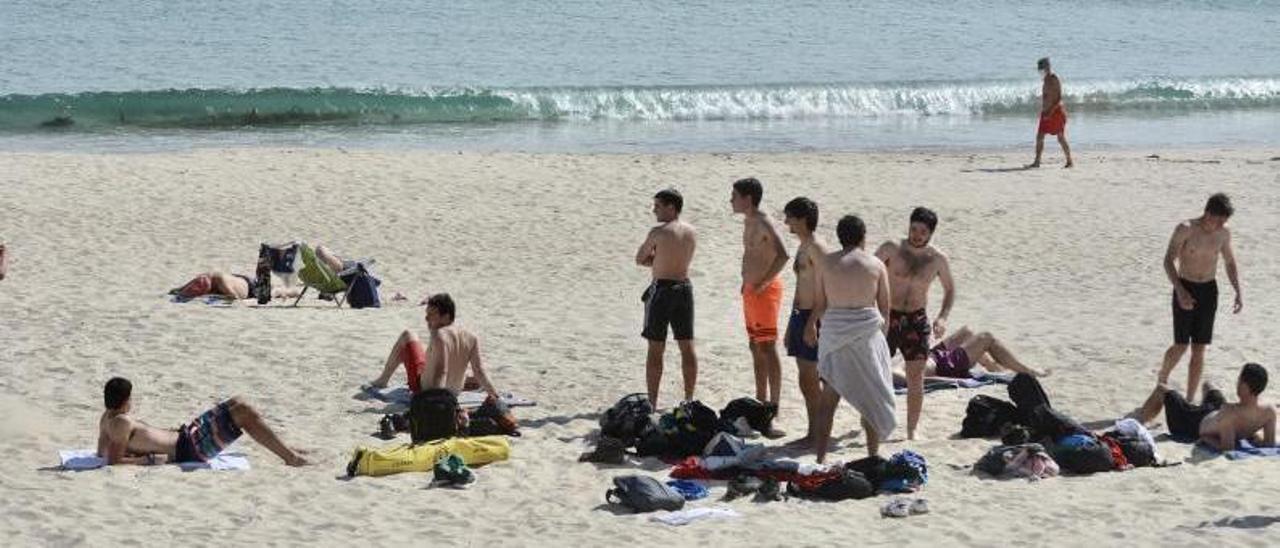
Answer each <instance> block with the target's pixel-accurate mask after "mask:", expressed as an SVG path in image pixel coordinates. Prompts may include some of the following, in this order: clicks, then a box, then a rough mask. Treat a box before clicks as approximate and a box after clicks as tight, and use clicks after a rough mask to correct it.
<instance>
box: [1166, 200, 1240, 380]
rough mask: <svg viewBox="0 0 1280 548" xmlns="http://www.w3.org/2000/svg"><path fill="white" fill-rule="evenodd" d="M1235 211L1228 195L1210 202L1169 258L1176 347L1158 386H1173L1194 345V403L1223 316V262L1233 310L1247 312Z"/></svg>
mask: <svg viewBox="0 0 1280 548" xmlns="http://www.w3.org/2000/svg"><path fill="white" fill-rule="evenodd" d="M1233 212H1235V209H1234V208H1233V207H1232V206H1231V199H1230V198H1227V195H1226V194H1222V193H1218V194H1214V195H1213V196H1210V197H1209V201H1208V202H1207V203H1206V204H1205V205H1204V214H1203V215H1201V216H1200V218H1198V219H1191V220H1189V221H1184V222H1182V223H1179V224H1178V227H1177V228H1175V229H1174V230H1173V237H1171V238H1170V239H1169V249H1168V250H1166V251H1165V254H1164V271H1165V274H1166V275H1167V276H1168V277H1169V281H1170V282H1171V283H1172V284H1173V345H1171V346H1170V347H1169V349H1168V350H1166V351H1165V353H1164V364H1163V365H1162V366H1161V367H1160V375H1159V377H1158V378H1157V379H1158V380H1157V382H1158V383H1160V384H1165V383H1167V382H1169V373H1171V372H1172V371H1173V368H1174V367H1177V365H1178V362H1179V361H1181V360H1182V355H1183V354H1185V353H1186V352H1187V343H1190V344H1191V364H1190V366H1189V368H1188V370H1187V399H1188V400H1190V401H1195V399H1196V388H1197V387H1198V386H1199V385H1200V374H1201V372H1202V371H1203V369H1204V351H1205V347H1206V346H1208V345H1209V344H1211V343H1212V342H1213V321H1214V316H1215V315H1216V314H1217V313H1218V282H1217V280H1215V278H1216V277H1217V274H1218V256H1219V255H1221V256H1222V258H1223V260H1224V261H1226V266H1227V279H1229V280H1231V287H1232V288H1234V289H1235V291H1236V301H1235V304H1234V305H1233V306H1232V308H1231V310H1232V312H1233V313H1236V314H1239V313H1240V310H1241V309H1243V308H1244V300H1243V296H1242V295H1241V293H1240V271H1239V269H1238V268H1237V267H1236V254H1235V251H1234V250H1233V249H1232V248H1231V230H1230V229H1228V228H1227V226H1226V224H1227V219H1230V218H1231V214H1232V213H1233Z"/></svg>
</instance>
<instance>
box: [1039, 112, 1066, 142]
mask: <svg viewBox="0 0 1280 548" xmlns="http://www.w3.org/2000/svg"><path fill="white" fill-rule="evenodd" d="M1064 129H1067V110H1066V109H1064V108H1062V106H1061V105H1059V106H1058V107H1057V108H1055V109H1053V111H1052V112H1050V113H1049V115H1048V116H1043V115H1042V116H1040V127H1039V129H1037V130H1036V131H1037V132H1039V133H1040V134H1042V135H1043V134H1046V133H1047V134H1049V135H1060V134H1062V130H1064Z"/></svg>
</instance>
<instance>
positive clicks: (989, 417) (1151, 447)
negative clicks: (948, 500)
mask: <svg viewBox="0 0 1280 548" xmlns="http://www.w3.org/2000/svg"><path fill="white" fill-rule="evenodd" d="M1009 399H1011V400H1012V402H1009V401H1004V400H1000V399H998V398H992V397H990V396H983V395H979V396H975V397H974V398H973V399H971V400H970V401H969V405H968V408H967V409H966V410H965V418H964V422H963V423H962V424H961V432H960V433H961V436H962V437H967V438H976V437H994V436H996V435H999V436H1001V445H999V446H996V447H994V448H992V449H991V450H990V451H988V452H987V454H986V455H984V456H983V457H982V458H981V459H980V460H979V461H978V463H977V464H975V465H974V470H975V471H980V472H984V473H987V474H990V475H992V476H997V477H1025V478H1029V479H1040V478H1046V477H1051V476H1056V475H1058V473H1059V472H1065V473H1071V474H1093V473H1096V472H1107V471H1112V470H1128V469H1130V468H1133V467H1139V466H1154V465H1158V463H1160V462H1161V459H1160V458H1159V455H1157V454H1156V450H1155V440H1154V438H1152V436H1151V433H1150V432H1148V431H1147V429H1146V428H1145V427H1143V426H1142V424H1140V423H1139V422H1138V421H1136V420H1133V419H1124V420H1120V421H1117V422H1116V424H1115V426H1114V427H1113V428H1112V429H1110V430H1108V431H1106V432H1104V433H1102V434H1101V435H1098V434H1094V433H1093V432H1090V431H1089V430H1088V429H1087V428H1085V427H1084V426H1083V425H1081V424H1080V423H1079V422H1078V421H1076V420H1075V419H1073V418H1071V417H1070V416H1068V415H1066V414H1065V413H1063V412H1061V411H1059V410H1056V409H1054V408H1053V407H1052V406H1051V405H1050V404H1049V397H1048V395H1046V394H1045V392H1044V387H1042V386H1041V385H1040V383H1039V381H1037V380H1036V379H1035V377H1032V376H1030V375H1024V374H1018V375H1017V376H1015V377H1014V378H1013V381H1012V382H1010V383H1009Z"/></svg>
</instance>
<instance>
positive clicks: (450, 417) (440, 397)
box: [409, 388, 458, 443]
mask: <svg viewBox="0 0 1280 548" xmlns="http://www.w3.org/2000/svg"><path fill="white" fill-rule="evenodd" d="M456 435H458V397H457V396H455V395H454V394H453V392H450V391H449V390H448V389H445V388H428V389H426V390H423V391H421V392H418V393H417V394H414V396H413V400H412V401H411V402H409V436H410V437H411V438H413V443H422V442H424V441H431V440H438V439H443V438H452V437H454V436H456Z"/></svg>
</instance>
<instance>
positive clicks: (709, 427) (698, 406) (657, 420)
mask: <svg viewBox="0 0 1280 548" xmlns="http://www.w3.org/2000/svg"><path fill="white" fill-rule="evenodd" d="M776 415H777V407H776V406H774V405H771V404H765V403H761V402H759V401H757V400H755V399H753V398H738V399H736V400H733V401H731V402H729V405H728V406H726V407H725V408H724V409H722V410H721V411H720V412H719V413H717V412H716V411H715V410H713V409H711V408H710V407H707V406H706V405H705V404H703V403H702V402H700V401H697V400H692V401H687V402H683V403H681V404H680V405H677V406H676V407H674V408H672V409H671V410H670V411H668V412H666V413H662V414H657V413H656V412H655V410H654V409H653V405H652V404H650V403H649V398H648V397H647V396H645V395H644V394H631V395H628V396H625V397H623V398H622V399H621V400H619V401H618V403H616V404H614V405H613V407H610V408H609V409H607V410H606V411H605V412H604V413H603V414H602V415H601V417H600V440H599V442H598V446H597V447H596V449H595V450H594V451H591V452H588V453H584V454H583V455H582V456H581V458H580V459H579V460H581V461H586V462H599V463H609V464H621V463H622V462H625V459H626V456H627V454H628V453H627V450H628V449H634V450H635V454H636V455H637V456H641V457H648V456H654V457H660V458H664V459H669V460H678V459H682V458H685V457H690V456H702V455H703V452H704V450H705V449H706V448H707V447H708V445H709V444H711V442H712V441H713V440H716V439H717V435H718V434H733V435H736V436H745V435H750V434H751V433H752V432H755V431H758V432H761V433H764V432H768V431H770V430H771V429H772V425H773V418H774V416H776ZM739 441H741V440H740V439H739Z"/></svg>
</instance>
